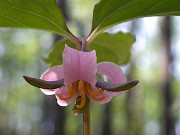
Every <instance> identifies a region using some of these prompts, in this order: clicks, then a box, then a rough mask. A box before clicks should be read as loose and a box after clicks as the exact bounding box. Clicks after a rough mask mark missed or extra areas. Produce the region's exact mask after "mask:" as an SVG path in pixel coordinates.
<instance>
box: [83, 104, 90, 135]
mask: <svg viewBox="0 0 180 135" xmlns="http://www.w3.org/2000/svg"><path fill="white" fill-rule="evenodd" d="M90 134H91V131H90V106H89V104H88V105H87V110H86V111H85V112H84V113H83V135H90Z"/></svg>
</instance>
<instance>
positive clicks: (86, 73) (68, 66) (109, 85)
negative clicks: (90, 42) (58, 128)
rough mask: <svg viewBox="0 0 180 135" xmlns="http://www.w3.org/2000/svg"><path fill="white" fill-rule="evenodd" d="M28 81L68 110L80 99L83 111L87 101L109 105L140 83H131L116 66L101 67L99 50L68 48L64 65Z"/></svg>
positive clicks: (79, 106)
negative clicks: (102, 76)
mask: <svg viewBox="0 0 180 135" xmlns="http://www.w3.org/2000/svg"><path fill="white" fill-rule="evenodd" d="M97 74H100V75H105V76H106V77H107V79H108V80H109V81H110V82H105V81H103V80H101V79H99V78H97ZM24 78H25V79H26V81H27V82H29V83H30V84H32V85H33V86H36V87H38V88H41V91H42V92H43V93H44V94H46V95H54V94H55V96H56V98H57V103H58V104H59V105H60V106H67V105H69V104H70V103H72V102H73V101H75V100H76V99H77V97H80V103H79V104H78V105H76V107H77V108H83V107H84V106H85V104H86V101H87V98H89V99H90V100H92V101H94V102H95V103H99V104H103V103H107V102H109V101H110V100H111V99H112V97H113V96H119V95H121V94H122V91H124V90H127V89H129V88H132V87H134V86H135V85H136V84H137V83H138V81H131V82H127V80H126V77H125V75H124V74H123V72H122V70H121V68H120V67H119V66H118V65H116V64H114V63H112V62H101V63H98V64H97V62H96V52H95V50H94V51H91V52H85V51H78V50H75V49H73V48H70V47H68V46H65V49H64V52H63V64H62V65H58V66H55V67H52V68H50V69H48V70H46V71H45V72H44V73H43V74H42V76H41V78H40V79H36V78H31V77H27V76H24Z"/></svg>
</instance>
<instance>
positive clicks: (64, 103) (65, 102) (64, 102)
mask: <svg viewBox="0 0 180 135" xmlns="http://www.w3.org/2000/svg"><path fill="white" fill-rule="evenodd" d="M57 93H58V94H60V95H61V96H62V97H67V96H68V93H67V88H65V87H64V88H62V89H60V90H58V91H56V93H55V95H56V98H57V103H58V104H59V105H60V106H67V105H69V104H71V103H72V102H73V101H75V100H76V98H77V97H78V95H79V92H78V91H77V92H76V93H75V94H74V96H73V97H72V98H70V99H69V100H61V99H60V98H58V96H57Z"/></svg>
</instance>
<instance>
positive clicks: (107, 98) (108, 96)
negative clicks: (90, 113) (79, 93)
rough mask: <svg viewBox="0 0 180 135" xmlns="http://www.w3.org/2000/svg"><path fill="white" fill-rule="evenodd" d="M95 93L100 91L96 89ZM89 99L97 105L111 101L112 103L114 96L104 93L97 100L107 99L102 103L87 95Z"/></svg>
mask: <svg viewBox="0 0 180 135" xmlns="http://www.w3.org/2000/svg"><path fill="white" fill-rule="evenodd" d="M93 91H99V89H97V88H94V89H93ZM87 96H88V98H90V99H91V100H92V101H93V102H95V103H97V104H105V103H108V102H109V101H111V99H112V95H110V94H109V93H108V92H107V91H104V92H103V93H102V94H101V95H100V96H97V98H101V97H104V96H105V97H106V98H105V99H104V100H102V101H96V100H94V99H92V98H91V97H90V96H89V95H87Z"/></svg>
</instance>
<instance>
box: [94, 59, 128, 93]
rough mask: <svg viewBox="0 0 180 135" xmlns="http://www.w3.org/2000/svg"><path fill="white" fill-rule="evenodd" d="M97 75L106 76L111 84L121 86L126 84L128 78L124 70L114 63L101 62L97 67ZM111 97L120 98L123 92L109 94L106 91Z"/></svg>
mask: <svg viewBox="0 0 180 135" xmlns="http://www.w3.org/2000/svg"><path fill="white" fill-rule="evenodd" d="M97 73H99V74H102V75H106V76H107V77H108V79H109V80H110V82H111V83H113V84H120V83H124V82H126V81H127V80H126V77H125V75H124V74H123V71H122V69H121V68H120V67H119V66H118V65H116V64H114V63H112V62H101V63H99V64H98V65H97ZM106 93H107V94H109V96H110V95H111V96H112V95H113V96H119V95H121V94H122V92H109V91H106Z"/></svg>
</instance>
